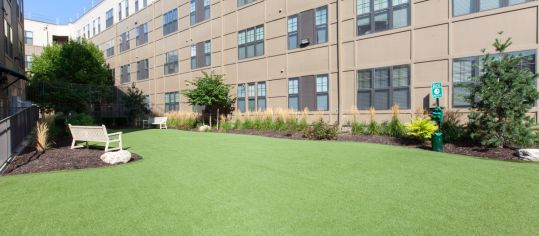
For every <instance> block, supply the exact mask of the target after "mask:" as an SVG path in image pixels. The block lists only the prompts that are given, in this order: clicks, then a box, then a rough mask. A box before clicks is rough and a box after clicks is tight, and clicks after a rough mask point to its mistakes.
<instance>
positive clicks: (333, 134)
mask: <svg viewBox="0 0 539 236" xmlns="http://www.w3.org/2000/svg"><path fill="white" fill-rule="evenodd" d="M337 134H338V128H337V126H336V125H335V126H330V125H329V124H328V123H326V122H325V121H324V119H319V120H317V121H315V122H313V124H312V125H311V127H308V128H306V129H305V131H304V134H303V136H304V137H305V138H307V139H311V140H335V139H337Z"/></svg>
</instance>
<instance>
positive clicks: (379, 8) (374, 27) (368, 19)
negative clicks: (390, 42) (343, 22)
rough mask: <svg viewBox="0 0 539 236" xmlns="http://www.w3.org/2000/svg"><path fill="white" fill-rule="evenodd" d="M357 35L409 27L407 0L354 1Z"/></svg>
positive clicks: (408, 4) (408, 3) (408, 5)
mask: <svg viewBox="0 0 539 236" xmlns="http://www.w3.org/2000/svg"><path fill="white" fill-rule="evenodd" d="M356 11H357V35H365V34H370V33H373V32H380V31H384V30H388V29H397V28H402V27H406V26H409V25H410V1H409V0H391V1H390V0H356Z"/></svg>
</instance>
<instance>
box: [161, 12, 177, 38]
mask: <svg viewBox="0 0 539 236" xmlns="http://www.w3.org/2000/svg"><path fill="white" fill-rule="evenodd" d="M176 31H178V9H173V10H171V11H169V12H167V13H165V15H163V35H167V34H170V33H173V32H176Z"/></svg>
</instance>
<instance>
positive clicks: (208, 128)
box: [198, 125, 211, 132]
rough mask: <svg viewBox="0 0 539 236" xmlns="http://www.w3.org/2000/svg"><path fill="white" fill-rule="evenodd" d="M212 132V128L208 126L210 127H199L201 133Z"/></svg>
mask: <svg viewBox="0 0 539 236" xmlns="http://www.w3.org/2000/svg"><path fill="white" fill-rule="evenodd" d="M210 130H211V127H210V126H208V125H203V126H200V127H198V131H199V132H206V131H210Z"/></svg>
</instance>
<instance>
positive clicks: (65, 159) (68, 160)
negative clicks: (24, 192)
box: [4, 146, 142, 175]
mask: <svg viewBox="0 0 539 236" xmlns="http://www.w3.org/2000/svg"><path fill="white" fill-rule="evenodd" d="M103 153H104V151H103V150H102V149H92V148H90V149H86V148H81V149H74V150H71V149H70V147H69V146H62V147H56V148H52V149H49V150H47V151H45V152H44V153H40V152H37V151H36V150H35V148H30V147H28V148H26V149H25V150H24V151H23V152H22V153H21V154H20V155H19V156H17V157H15V159H14V160H13V161H12V162H11V163H9V165H8V167H7V169H6V171H5V172H4V175H19V174H28V173H38V172H49V171H59V170H77V169H87V168H99V167H107V166H112V165H110V164H107V163H105V162H103V161H101V159H99V157H100V156H101V155H102V154H103ZM131 157H132V158H131V161H129V163H131V162H134V161H138V160H141V159H142V157H140V156H139V155H137V154H135V153H131Z"/></svg>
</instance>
